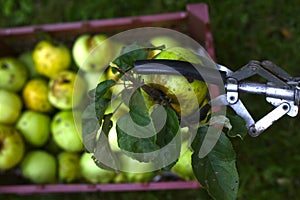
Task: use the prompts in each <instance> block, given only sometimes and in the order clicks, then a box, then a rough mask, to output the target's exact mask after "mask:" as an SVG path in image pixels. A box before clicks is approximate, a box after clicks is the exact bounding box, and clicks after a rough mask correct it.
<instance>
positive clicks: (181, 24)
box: [0, 3, 218, 194]
mask: <svg viewBox="0 0 300 200" xmlns="http://www.w3.org/2000/svg"><path fill="white" fill-rule="evenodd" d="M146 27H148V28H149V27H161V28H166V29H170V30H175V31H179V32H181V33H183V34H185V35H187V36H189V37H191V38H193V39H194V40H195V41H196V42H198V43H199V44H200V45H202V46H203V47H204V48H205V50H206V51H207V52H208V54H209V56H210V57H211V58H212V59H215V54H214V45H213V37H212V33H211V30H210V21H209V12H208V6H207V5H206V4H204V3H197V4H188V5H187V6H186V10H185V11H181V12H174V13H165V14H153V15H145V16H135V17H122V18H114V19H103V20H93V21H79V22H70V23H60V24H45V25H36V26H25V27H15V28H7V29H0V48H1V52H0V57H1V58H3V57H14V58H22V59H23V61H24V62H23V63H25V64H28V65H30V63H31V64H32V60H30V58H31V59H32V57H30V56H31V55H29V57H28V55H24V53H25V52H26V53H28V52H29V51H32V50H33V49H34V48H35V47H36V45H37V44H38V42H39V41H41V40H42V39H43V37H44V36H45V35H49V36H50V37H51V38H53V39H55V40H56V41H61V42H62V43H63V44H64V45H65V47H66V48H68V49H69V50H70V51H71V49H72V47H73V45H74V42H75V40H76V39H77V38H78V37H79V36H82V35H84V34H89V35H96V34H105V35H107V36H114V35H116V34H119V33H121V32H124V31H130V30H132V29H136V28H146ZM45 46H47V44H44V46H43V48H44V47H45ZM60 51H62V52H63V51H64V50H61V49H60ZM22 56H24V57H22ZM26 56H27V57H26ZM71 56H72V55H71ZM72 59H73V60H72ZM67 62H74V58H71V61H67ZM74 72H75V71H74ZM30 73H32V72H30ZM31 75H32V74H29V75H28V79H27V82H26V83H24V87H23V88H22V89H17V90H15V91H13V92H14V94H16V95H17V96H18V97H19V100H21V101H23V107H22V108H21V111H19V112H20V114H19V118H18V119H16V120H14V122H12V123H10V125H9V126H11V127H13V128H16V129H17V130H18V131H19V132H20V131H22V133H23V132H25V134H22V135H23V136H22V137H23V140H24V150H23V151H24V152H23V154H24V156H23V158H22V160H21V161H19V162H18V164H16V165H15V166H14V167H12V168H10V169H8V170H1V171H0V193H17V194H26V193H27V194H31V193H56V192H57V193H61V192H95V191H102V192H105V191H107V192H108V191H139V190H166V189H170V190H174V189H199V188H201V186H200V185H199V183H198V182H197V181H196V180H192V179H189V180H185V179H184V178H182V177H179V178H178V177H177V176H174V174H171V175H170V174H167V173H166V174H164V176H163V177H164V178H161V176H158V175H156V176H153V177H151V178H152V179H148V180H146V179H145V180H146V181H145V180H134V179H133V181H131V182H130V183H129V182H123V181H122V177H119V179H118V181H115V182H114V181H112V179H110V178H109V177H110V176H111V177H112V176H115V174H114V172H110V171H109V172H107V171H106V172H103V174H104V175H103V177H101V179H102V183H99V182H98V180H97V177H93V173H92V172H93V170H101V169H100V168H98V169H92V167H91V165H90V166H89V167H88V168H87V169H85V171H87V172H86V173H89V174H90V175H89V176H91V180H90V181H87V180H86V179H85V180H83V179H80V178H79V179H76V173H73V174H72V175H71V177H72V178H73V179H74V180H76V181H72V180H73V179H72V178H71V179H70V178H69V179H67V178H66V179H65V180H64V181H57V177H58V168H59V164H54V163H55V162H56V163H59V162H62V163H64V164H63V165H66V166H67V165H68V162H78V163H79V164H78V166H77V167H78V168H74V169H73V171H75V172H78V171H81V168H82V166H80V159H81V157H82V156H83V155H84V154H85V153H84V150H83V149H84V147H83V144H80V140H75V141H74V140H73V139H72V137H73V136H74V135H75V136H76V134H78V133H77V132H76V128H77V127H76V124H74V120H75V119H74V118H75V117H76V116H74V115H72V114H71V113H72V112H71V111H68V109H70V108H69V107H68V105H66V104H58V105H56V104H55V103H54V105H55V106H53V108H52V107H51V106H50V107H47V105H43V106H41V107H39V103H40V102H43V101H46V100H45V98H46V99H47V97H45V95H46V96H47V94H49V92H51V91H47V86H49V85H51V83H50V81H51V80H53V79H58V78H57V77H52V76H51V75H50V74H49V73H47V74H45V75H41V76H42V77H43V78H42V80H41V79H39V80H34V81H33V80H32V79H37V78H36V77H35V76H34V75H33V76H31ZM66 76H67V77H69V79H68V82H70V83H72V81H74V78H73V77H72V76H73V74H72V73H71V74H64V75H63V77H66ZM44 80H48V81H49V82H48V83H45V81H44ZM56 81H57V82H59V80H56ZM28 82H31V83H30V84H31V85H29V84H28ZM55 83H56V82H55ZM27 84H28V85H29V86H27ZM52 84H54V83H52ZM48 89H49V88H48ZM64 89H66V88H64ZM66 90H70V89H68V88H67V89H66ZM212 91H213V92H215V93H216V94H217V92H218V91H217V90H216V89H214V88H212V89H211V91H210V92H212ZM38 92H40V93H38ZM39 94H43V95H39ZM35 95H38V96H39V97H40V98H41V100H40V101H39V102H36V101H35V100H34V99H31V98H34V97H35ZM211 95H214V94H211ZM43 98H44V100H43ZM53 98H54V97H53ZM0 99H1V98H0ZM48 100H49V99H48ZM0 101H1V100H0ZM17 101H18V100H17ZM56 101H57V99H55V98H54V99H53V102H56ZM5 105H7V107H8V109H7V110H11V109H13V108H15V107H14V106H13V105H9V104H5ZM10 108H11V109H10ZM31 108H32V109H31ZM38 109H41V110H38ZM43 109H44V110H43ZM0 110H1V112H2V108H1V109H0ZM26 110H27V112H25V111H26ZM28 110H34V111H36V112H32V111H31V112H28ZM7 112H10V111H7ZM40 113H42V114H40ZM61 122H64V123H61ZM39 123H40V124H39ZM55 123H57V124H59V125H57V126H56V125H55ZM34 124H35V125H36V124H37V127H36V126H34ZM53 126H55V128H53ZM37 129H38V130H37ZM40 129H43V131H44V133H43V136H41V138H40V139H36V138H34V137H33V136H32V134H31V132H32V130H34V131H35V132H36V131H39V130H40ZM49 130H51V131H54V132H56V133H49ZM61 131H64V133H66V134H68V140H72V143H73V144H74V143H76V144H77V146H76V147H74V145H73V146H72V145H71V146H72V147H71V146H70V147H69V149H68V150H70V149H72V148H73V149H72V152H77V153H70V152H69V153H64V154H62V153H61V152H63V151H64V150H63V149H62V148H61V146H64V147H66V146H68V145H69V144H68V141H66V140H65V139H63V138H61V137H60V136H59V134H60V132H61ZM0 134H1V130H0ZM45 135H46V136H45ZM77 136H78V135H77ZM45 137H47V138H46V139H45ZM70 138H71V139H70ZM25 140H26V141H25ZM43 140H45V141H43ZM57 141H60V143H61V144H60V145H61V146H59V145H58V144H57ZM0 144H1V141H0ZM19 147H20V148H21V146H19ZM0 148H1V146H0ZM19 151H20V149H19ZM28 152H31V154H30V155H29V156H28ZM50 152H51V153H50ZM64 152H65V151H64ZM78 152H79V153H78ZM34 161H35V162H34ZM41 162H43V164H44V165H42V168H40V166H41V165H39V164H40V163H41ZM53 168H55V169H53ZM46 172H47V173H46ZM70 173H72V172H70ZM24 174H26V175H25V176H27V177H31V178H32V177H34V178H33V179H32V180H29V179H28V178H26V177H24ZM40 174H43V176H41V175H40ZM69 177H70V175H69ZM170 177H171V178H170ZM106 179H107V180H106ZM33 180H34V181H33ZM49 180H51V181H49Z"/></svg>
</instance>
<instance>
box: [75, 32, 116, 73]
mask: <svg viewBox="0 0 300 200" xmlns="http://www.w3.org/2000/svg"><path fill="white" fill-rule="evenodd" d="M107 39H108V38H107V36H106V35H104V34H95V35H89V34H83V35H80V36H78V37H77V38H76V40H75V42H74V45H73V47H72V55H73V58H74V61H75V63H76V65H77V66H78V67H79V68H80V69H81V70H83V71H87V72H99V71H102V70H104V69H105V68H106V67H107V65H108V64H109V62H110V61H111V58H112V57H111V56H112V52H113V51H114V49H113V46H111V42H110V41H108V40H107Z"/></svg>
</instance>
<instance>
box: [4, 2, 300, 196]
mask: <svg viewBox="0 0 300 200" xmlns="http://www.w3.org/2000/svg"><path fill="white" fill-rule="evenodd" d="M60 2H61V1H58V0H52V1H50V0H45V1H42V0H24V1H18V0H0V25H1V27H12V26H24V25H30V24H43V23H56V22H64V21H77V20H90V19H102V18H113V17H121V16H133V15H144V14H152V13H161V12H172V11H179V10H184V9H185V5H186V4H187V3H195V2H205V3H207V4H208V5H209V9H210V20H211V28H212V32H213V35H214V44H215V51H216V57H217V61H218V63H220V64H224V65H226V66H228V67H229V68H231V69H232V70H236V69H238V68H240V67H241V66H243V65H245V64H247V63H248V62H249V61H250V60H253V59H255V60H264V59H268V60H271V61H273V62H274V63H276V64H277V65H279V66H280V67H282V68H283V69H284V70H286V71H287V72H289V73H290V74H291V75H294V76H297V75H300V68H299V67H298V66H299V64H300V56H299V46H300V37H298V35H300V27H299V26H300V15H299V9H298V8H299V6H298V1H289V2H288V3H287V1H284V0H278V1H260V0H254V1H248V0H232V1H213V0H202V1H199V0H198V1H197V0H194V1H193V0H180V1H171V0H165V1H162V0H156V1H147V6H145V2H144V1H133V0H126V1H125V0H119V1H109V0H105V1H75V0H66V1H64V4H63V6H62V5H61V4H60ZM45 16H46V17H45ZM249 98H250V99H251V102H254V103H252V104H253V105H252V107H253V113H254V115H256V114H258V113H260V115H261V114H262V113H261V112H260V111H261V110H263V109H262V108H263V107H265V105H264V104H267V103H266V102H265V101H264V100H262V101H257V97H249ZM255 102H258V103H255ZM299 130H300V123H299V117H296V118H290V117H288V116H286V117H284V118H283V119H281V120H280V121H279V122H276V123H275V124H274V125H273V126H272V127H271V128H270V129H268V130H267V131H266V132H265V133H264V134H263V135H261V136H260V137H258V138H250V137H247V138H246V139H245V140H244V141H235V148H236V150H237V152H238V167H239V172H240V180H241V184H240V192H239V199H283V198H286V199H296V198H297V197H299V196H300V194H299V187H300V168H299V164H300V155H299V153H300V150H299V148H298V147H299V143H300V134H299ZM156 194H157V196H155V195H156ZM168 194H169V193H168ZM174 194H175V195H174V196H176V193H174ZM189 194H190V193H189ZM124 195H125V196H126V194H124ZM127 195H128V194H127ZM151 195H152V196H151ZM151 195H150V197H153V198H151V199H160V197H163V195H162V196H159V195H160V193H152V194H151ZM153 195H154V196H155V197H154V196H153ZM170 195H171V194H170ZM174 196H173V197H174ZM197 196H198V192H196V193H195V196H194V197H191V199H193V198H194V199H197V198H196V197H197ZM150 197H149V198H150Z"/></svg>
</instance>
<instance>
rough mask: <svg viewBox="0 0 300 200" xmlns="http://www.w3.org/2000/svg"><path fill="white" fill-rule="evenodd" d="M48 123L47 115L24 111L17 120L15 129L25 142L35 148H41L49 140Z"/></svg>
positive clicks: (49, 119)
mask: <svg viewBox="0 0 300 200" xmlns="http://www.w3.org/2000/svg"><path fill="white" fill-rule="evenodd" d="M50 122H51V118H50V116H49V115H46V114H43V113H40V112H36V111H33V110H26V111H24V112H23V113H22V114H21V116H20V118H19V119H18V121H17V124H16V128H17V129H18V130H19V131H20V132H21V133H22V135H23V137H24V139H25V141H26V142H28V143H29V144H31V145H33V146H35V147H41V146H43V145H44V144H46V142H47V141H48V139H49V136H50Z"/></svg>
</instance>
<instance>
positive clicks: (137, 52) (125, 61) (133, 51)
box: [113, 43, 164, 72]
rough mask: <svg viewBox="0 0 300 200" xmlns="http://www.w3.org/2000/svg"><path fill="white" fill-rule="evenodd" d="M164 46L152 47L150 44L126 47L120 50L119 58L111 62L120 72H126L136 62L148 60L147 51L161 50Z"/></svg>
mask: <svg viewBox="0 0 300 200" xmlns="http://www.w3.org/2000/svg"><path fill="white" fill-rule="evenodd" d="M162 48H164V46H160V47H154V46H153V45H151V44H137V43H133V44H130V45H126V46H125V47H124V48H123V49H122V50H121V53H120V54H121V56H119V57H118V58H117V59H115V60H114V61H113V63H115V64H116V65H117V66H118V67H119V68H120V69H121V70H123V71H125V72H126V71H128V70H130V69H132V68H133V64H134V62H135V61H136V60H145V59H147V58H148V54H149V50H154V49H162Z"/></svg>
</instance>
